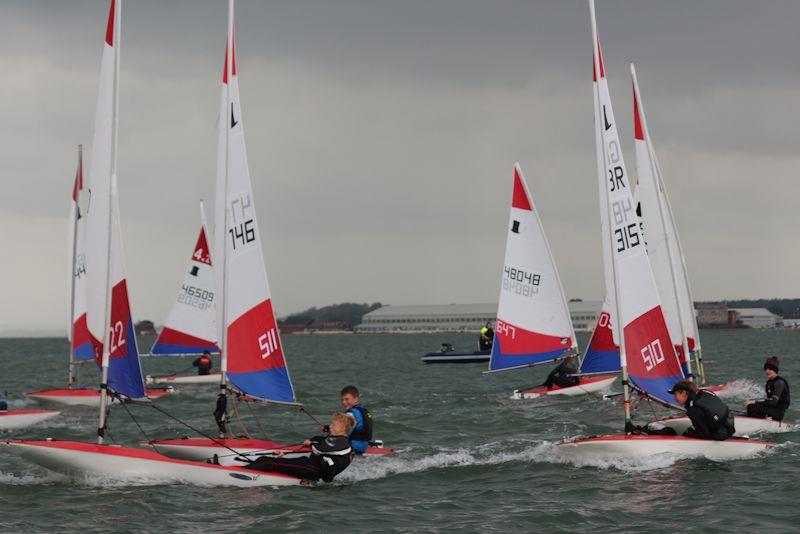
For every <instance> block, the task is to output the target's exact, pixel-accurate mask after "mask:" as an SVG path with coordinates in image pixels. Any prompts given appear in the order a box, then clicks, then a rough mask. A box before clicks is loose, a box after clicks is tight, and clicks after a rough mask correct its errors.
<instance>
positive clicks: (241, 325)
mask: <svg viewBox="0 0 800 534" xmlns="http://www.w3.org/2000/svg"><path fill="white" fill-rule="evenodd" d="M228 5H229V11H228V41H227V46H226V53H225V68H224V72H223V76H222V100H221V105H220V114H219V142H218V160H217V161H218V164H217V198H216V209H215V217H216V218H215V228H214V230H215V251H216V254H217V255H219V256H220V261H219V262H218V263H219V268H218V269H217V270H218V271H219V273H220V274H219V277H218V279H219V280H220V281H219V283H218V284H217V287H218V288H221V290H222V299H221V303H220V306H219V307H220V308H221V312H222V317H221V321H220V324H221V325H222V326H223V331H222V335H221V337H220V341H221V343H222V345H221V347H220V348H221V350H222V362H223V363H222V370H223V374H224V375H225V376H227V379H228V381H229V382H230V383H232V384H233V385H234V386H236V388H237V389H239V390H240V391H242V392H244V393H246V394H248V395H251V396H253V397H258V398H262V399H266V400H270V401H274V402H286V403H292V402H294V401H295V396H294V389H293V388H292V383H291V380H290V378H289V372H288V369H287V368H286V361H285V359H284V354H283V347H282V345H281V340H280V335H279V333H278V325H277V321H276V320H275V312H274V310H273V307H272V298H271V294H270V290H269V283H268V281H267V271H266V266H265V264H264V253H263V250H262V248H261V233H260V230H259V226H258V221H257V217H256V209H255V198H254V196H253V190H252V184H251V181H250V170H249V167H248V164H247V152H246V150H245V141H244V128H243V124H242V123H243V121H242V107H241V103H240V98H239V75H238V72H237V65H236V41H235V38H234V32H233V1H232V0H229V4H228Z"/></svg>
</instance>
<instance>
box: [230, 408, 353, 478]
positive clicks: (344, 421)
mask: <svg viewBox="0 0 800 534" xmlns="http://www.w3.org/2000/svg"><path fill="white" fill-rule="evenodd" d="M352 425H353V420H352V418H351V417H350V416H349V415H346V414H343V413H335V414H333V421H332V422H331V424H330V434H328V435H327V436H314V437H313V438H311V439H307V440H306V441H305V442H304V443H303V444H304V445H306V446H307V447H311V454H310V455H309V456H302V457H299V458H282V456H283V455H284V453H282V452H278V453H276V454H275V456H274V457H268V456H261V457H259V458H258V459H256V460H253V461H252V462H250V463H248V464H246V465H244V467H246V468H247V469H256V470H258V471H268V472H273V473H283V474H284V475H291V476H295V477H298V478H302V479H304V480H324V481H325V482H332V481H333V479H334V477H336V475H338V474H339V473H341V472H342V471H344V470H345V469H347V466H348V465H350V461H351V460H352V458H353V451H352V449H351V448H350V440H349V439H348V438H347V435H348V434H349V433H350V430H351V428H352Z"/></svg>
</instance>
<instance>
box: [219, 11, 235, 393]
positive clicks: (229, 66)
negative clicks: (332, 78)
mask: <svg viewBox="0 0 800 534" xmlns="http://www.w3.org/2000/svg"><path fill="white" fill-rule="evenodd" d="M233 8H234V6H233V0H228V37H227V42H226V45H225V115H223V116H222V117H220V124H221V125H222V124H225V125H226V127H225V187H224V188H223V191H224V193H223V206H224V209H225V211H224V212H223V213H224V219H223V220H222V221H217V222H216V224H220V223H221V224H222V239H223V242H222V245H223V246H222V247H220V248H221V250H220V251H219V254H221V255H222V262H221V267H222V325H221V327H222V336H221V337H220V367H221V369H222V373H221V375H220V384H219V388H220V394H223V395H224V394H227V391H228V375H227V370H228V328H227V325H226V322H227V318H228V291H227V289H228V255H227V254H226V252H225V250H226V247H225V242H224V239H225V229H226V228H227V222H228V185H229V183H230V171H231V164H230V159H231V158H230V152H231V139H230V137H231V129H230V128H229V127H227V113H228V109H230V107H231V83H233V56H234V50H233V46H234V45H233Z"/></svg>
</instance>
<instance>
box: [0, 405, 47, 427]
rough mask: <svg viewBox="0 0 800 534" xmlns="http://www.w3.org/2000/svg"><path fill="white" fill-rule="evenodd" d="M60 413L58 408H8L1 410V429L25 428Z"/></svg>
mask: <svg viewBox="0 0 800 534" xmlns="http://www.w3.org/2000/svg"><path fill="white" fill-rule="evenodd" d="M60 413H61V412H59V411H56V410H8V411H6V412H0V430H12V429H15V428H25V427H27V426H31V425H35V424H37V423H41V422H42V421H46V420H48V419H51V418H53V417H55V416H57V415H58V414H60Z"/></svg>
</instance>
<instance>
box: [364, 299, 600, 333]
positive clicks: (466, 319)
mask: <svg viewBox="0 0 800 534" xmlns="http://www.w3.org/2000/svg"><path fill="white" fill-rule="evenodd" d="M602 304H603V303H602V302H600V301H596V300H592V301H573V302H570V303H569V311H570V315H571V316H572V324H573V327H574V328H575V330H592V329H593V328H594V323H595V322H596V321H597V314H598V312H599V311H600V306H602ZM496 317H497V304H494V303H488V304H449V305H420V306H383V307H382V308H378V309H377V310H375V311H371V312H370V313H367V314H366V315H364V317H363V318H362V322H361V324H360V325H358V326H356V327H355V331H356V333H359V334H384V333H420V332H478V331H480V329H481V328H482V327H483V325H484V324H486V322H487V321H492V322H494V320H495V319H496Z"/></svg>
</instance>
